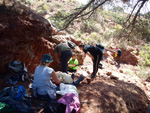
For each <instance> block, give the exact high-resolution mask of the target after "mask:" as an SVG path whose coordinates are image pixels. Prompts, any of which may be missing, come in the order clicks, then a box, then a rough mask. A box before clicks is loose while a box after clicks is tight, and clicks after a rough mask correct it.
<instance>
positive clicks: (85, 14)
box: [78, 0, 108, 18]
mask: <svg viewBox="0 0 150 113" xmlns="http://www.w3.org/2000/svg"><path fill="white" fill-rule="evenodd" d="M106 1H108V0H105V1H103V2H102V3H100V4H99V5H97V6H96V7H95V8H93V9H92V10H91V11H89V12H87V13H85V14H83V15H80V16H78V18H80V17H82V16H85V15H88V14H89V13H91V12H93V11H95V10H96V9H97V8H98V7H100V6H102V5H103V4H104V3H105V2H106Z"/></svg>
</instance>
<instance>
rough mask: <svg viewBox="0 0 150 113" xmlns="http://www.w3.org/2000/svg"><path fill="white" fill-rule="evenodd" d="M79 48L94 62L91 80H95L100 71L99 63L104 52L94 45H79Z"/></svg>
mask: <svg viewBox="0 0 150 113" xmlns="http://www.w3.org/2000/svg"><path fill="white" fill-rule="evenodd" d="M79 48H80V49H81V50H83V51H84V53H86V54H88V56H90V57H91V59H92V61H93V73H92V75H91V78H95V76H96V73H97V71H98V65H99V62H100V60H102V57H103V52H102V50H101V49H100V48H99V47H96V46H93V45H79Z"/></svg>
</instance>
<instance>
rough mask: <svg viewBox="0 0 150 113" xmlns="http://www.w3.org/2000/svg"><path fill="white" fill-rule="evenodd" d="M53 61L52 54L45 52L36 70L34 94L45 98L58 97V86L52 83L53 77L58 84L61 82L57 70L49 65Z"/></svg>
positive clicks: (33, 86)
mask: <svg viewBox="0 0 150 113" xmlns="http://www.w3.org/2000/svg"><path fill="white" fill-rule="evenodd" d="M51 62H53V60H52V57H51V55H49V54H44V55H43V57H42V60H41V64H40V65H39V66H37V67H36V69H35V72H34V81H33V85H32V88H33V95H34V96H35V97H37V98H40V99H43V100H48V99H55V98H56V88H57V86H56V85H55V84H53V83H52V81H51V79H52V80H53V81H55V83H57V84H59V83H61V80H59V79H58V77H57V75H56V73H55V71H54V70H53V69H52V68H50V67H48V66H49V64H50V63H51Z"/></svg>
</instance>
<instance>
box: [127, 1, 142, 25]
mask: <svg viewBox="0 0 150 113" xmlns="http://www.w3.org/2000/svg"><path fill="white" fill-rule="evenodd" d="M138 3H139V1H137V3H136V4H135V6H134V8H133V9H132V12H131V14H130V15H129V17H128V19H127V21H126V22H128V21H129V20H130V18H131V16H132V14H133V12H134V10H135V8H136V7H137V5H138ZM128 27H129V26H128Z"/></svg>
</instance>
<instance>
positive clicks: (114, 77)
mask: <svg viewBox="0 0 150 113" xmlns="http://www.w3.org/2000/svg"><path fill="white" fill-rule="evenodd" d="M110 79H114V80H118V79H119V78H118V77H116V76H114V75H111V76H110Z"/></svg>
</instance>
